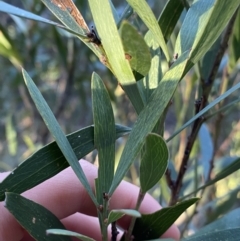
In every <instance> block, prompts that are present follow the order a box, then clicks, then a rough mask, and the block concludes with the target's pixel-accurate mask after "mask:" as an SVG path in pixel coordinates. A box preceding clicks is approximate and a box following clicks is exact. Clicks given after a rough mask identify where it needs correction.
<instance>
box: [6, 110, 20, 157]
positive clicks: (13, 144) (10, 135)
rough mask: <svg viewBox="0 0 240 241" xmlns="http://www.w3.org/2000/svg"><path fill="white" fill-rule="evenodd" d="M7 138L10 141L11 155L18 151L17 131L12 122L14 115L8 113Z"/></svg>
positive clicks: (9, 149)
mask: <svg viewBox="0 0 240 241" xmlns="http://www.w3.org/2000/svg"><path fill="white" fill-rule="evenodd" d="M6 139H7V143H8V151H9V154H10V155H11V156H15V155H16V153H17V146H18V144H17V132H16V130H15V128H14V125H13V123H12V116H11V115H8V117H7V119H6Z"/></svg>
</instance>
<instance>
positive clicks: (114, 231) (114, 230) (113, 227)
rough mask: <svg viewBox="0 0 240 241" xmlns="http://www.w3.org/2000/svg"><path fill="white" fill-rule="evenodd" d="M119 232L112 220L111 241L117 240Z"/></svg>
mask: <svg viewBox="0 0 240 241" xmlns="http://www.w3.org/2000/svg"><path fill="white" fill-rule="evenodd" d="M118 234H119V232H118V230H117V227H116V222H112V238H111V241H117V236H118Z"/></svg>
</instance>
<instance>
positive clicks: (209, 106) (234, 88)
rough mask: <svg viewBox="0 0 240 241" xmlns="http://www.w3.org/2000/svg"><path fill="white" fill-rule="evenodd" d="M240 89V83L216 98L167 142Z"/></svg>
mask: <svg viewBox="0 0 240 241" xmlns="http://www.w3.org/2000/svg"><path fill="white" fill-rule="evenodd" d="M239 88H240V83H238V84H236V85H234V86H233V87H232V88H230V89H229V90H227V91H226V92H225V93H224V94H222V95H220V96H219V97H218V98H216V99H215V100H214V101H212V102H211V103H210V104H209V105H207V106H206V107H205V108H204V109H202V110H201V111H200V112H198V113H197V115H195V116H194V117H193V118H191V119H190V120H189V121H188V122H186V123H185V124H184V125H183V126H182V127H181V128H180V129H178V130H177V131H175V132H174V133H173V134H172V135H171V136H170V137H169V138H168V139H167V140H166V141H167V142H169V141H170V140H171V139H173V137H175V136H176V135H178V134H179V133H180V132H181V131H182V130H184V129H185V128H186V127H188V126H189V125H191V124H192V123H193V122H194V121H195V120H196V119H198V118H199V117H201V116H202V115H203V114H205V113H206V112H207V111H209V110H210V109H211V108H212V107H213V106H215V105H216V104H218V103H219V102H221V101H222V100H224V99H225V98H227V97H228V96H229V95H231V94H232V93H233V92H234V91H236V90H237V89H239Z"/></svg>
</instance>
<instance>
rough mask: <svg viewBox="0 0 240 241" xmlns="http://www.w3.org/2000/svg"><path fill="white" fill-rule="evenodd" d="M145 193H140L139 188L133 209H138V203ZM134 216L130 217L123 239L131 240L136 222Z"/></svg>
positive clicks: (139, 203)
mask: <svg viewBox="0 0 240 241" xmlns="http://www.w3.org/2000/svg"><path fill="white" fill-rule="evenodd" d="M145 194H146V193H142V191H141V189H140V190H139V194H138V199H137V203H136V207H135V210H139V208H140V205H141V203H142V201H143V198H144V197H145ZM136 219H137V218H136V217H132V219H131V223H130V225H129V228H128V231H127V232H126V233H125V241H131V240H132V238H131V237H132V231H133V228H134V225H135V222H136Z"/></svg>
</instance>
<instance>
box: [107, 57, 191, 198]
mask: <svg viewBox="0 0 240 241" xmlns="http://www.w3.org/2000/svg"><path fill="white" fill-rule="evenodd" d="M188 54H189V53H188V52H187V53H185V54H184V55H182V56H180V58H179V59H178V60H177V61H176V62H175V63H174V64H173V65H172V67H171V68H170V70H169V71H168V72H166V74H165V75H164V77H163V79H162V80H161V82H160V83H159V85H158V87H157V88H156V89H155V91H154V92H153V94H152V95H151V98H150V100H149V102H148V104H147V105H146V106H145V107H144V109H143V110H142V112H141V113H140V115H139V116H138V119H137V121H136V122H135V125H134V127H133V129H132V131H131V134H130V135H129V138H128V140H127V143H126V145H125V148H124V150H123V153H122V156H121V159H120V161H119V165H118V167H117V170H116V173H115V177H114V181H113V184H112V186H111V188H110V191H109V194H110V195H111V194H112V193H113V192H114V190H115V189H116V187H117V186H118V185H119V183H120V182H121V180H122V179H123V177H124V175H125V174H126V172H127V170H128V169H129V167H130V166H131V164H132V163H133V161H134V159H135V158H136V156H137V155H138V153H139V151H140V150H141V148H142V145H143V143H144V141H145V137H146V136H147V134H148V133H149V132H151V131H152V130H153V128H154V126H155V125H156V123H157V121H158V119H159V117H160V116H161V115H162V113H163V111H164V109H165V107H166V106H167V104H168V103H169V101H170V99H171V97H172V95H173V93H174V91H175V89H176V87H177V85H178V82H179V81H180V79H181V76H182V73H183V71H184V69H185V66H186V63H187V59H188Z"/></svg>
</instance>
